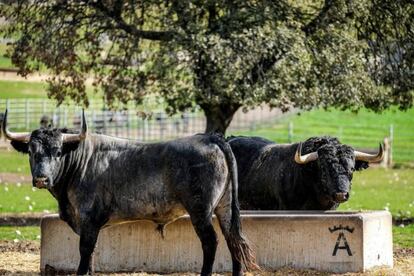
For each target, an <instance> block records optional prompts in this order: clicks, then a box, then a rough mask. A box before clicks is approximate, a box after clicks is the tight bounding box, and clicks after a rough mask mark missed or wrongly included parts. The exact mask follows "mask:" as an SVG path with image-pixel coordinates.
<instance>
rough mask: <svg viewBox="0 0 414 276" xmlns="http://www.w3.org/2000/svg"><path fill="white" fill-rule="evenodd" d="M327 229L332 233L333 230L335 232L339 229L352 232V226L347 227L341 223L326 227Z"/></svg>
mask: <svg viewBox="0 0 414 276" xmlns="http://www.w3.org/2000/svg"><path fill="white" fill-rule="evenodd" d="M328 229H329V232H331V233H333V232H336V231H339V230H345V231H348V232H349V233H352V232H354V229H355V228H354V227H349V226H345V227H344V226H342V224H339V225H338V226H334V227H329V228H328Z"/></svg>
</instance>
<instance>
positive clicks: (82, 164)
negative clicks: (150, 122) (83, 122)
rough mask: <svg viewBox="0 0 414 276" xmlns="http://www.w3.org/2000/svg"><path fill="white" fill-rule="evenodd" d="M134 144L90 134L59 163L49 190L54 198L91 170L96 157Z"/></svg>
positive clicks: (128, 141) (125, 140) (124, 140)
mask: <svg viewBox="0 0 414 276" xmlns="http://www.w3.org/2000/svg"><path fill="white" fill-rule="evenodd" d="M135 143H136V142H134V141H130V140H127V139H120V138H116V137H111V136H106V135H99V134H90V135H88V137H87V138H86V139H85V140H84V141H81V142H79V144H78V146H77V147H76V148H75V149H73V150H71V151H70V152H69V153H68V154H66V155H65V158H64V159H63V160H62V161H61V163H60V168H59V173H58V175H57V176H56V178H55V179H54V183H55V185H54V188H53V189H51V192H52V194H53V195H54V196H55V197H59V195H60V194H61V193H62V191H66V190H67V188H68V186H69V185H76V184H77V183H79V181H81V179H83V178H84V176H85V174H86V173H87V172H88V171H89V170H90V169H91V168H90V166H91V165H93V164H94V163H95V162H94V161H96V160H94V159H96V158H97V157H96V156H97V155H98V153H99V152H101V151H105V150H107V149H108V148H125V147H127V146H128V145H130V144H135Z"/></svg>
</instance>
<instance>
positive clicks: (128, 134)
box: [126, 109, 132, 139]
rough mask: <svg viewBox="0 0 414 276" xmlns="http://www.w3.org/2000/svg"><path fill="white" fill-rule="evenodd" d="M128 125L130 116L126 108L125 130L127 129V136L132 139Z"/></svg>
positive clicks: (129, 124)
mask: <svg viewBox="0 0 414 276" xmlns="http://www.w3.org/2000/svg"><path fill="white" fill-rule="evenodd" d="M130 126H131V122H130V117H129V109H127V110H126V131H127V137H128V138H129V139H132V137H131V133H130Z"/></svg>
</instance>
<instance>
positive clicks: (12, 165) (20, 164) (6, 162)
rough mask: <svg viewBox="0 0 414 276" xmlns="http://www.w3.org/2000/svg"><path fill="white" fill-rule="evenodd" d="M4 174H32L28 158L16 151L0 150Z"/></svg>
mask: <svg viewBox="0 0 414 276" xmlns="http://www.w3.org/2000/svg"><path fill="white" fill-rule="evenodd" d="M2 172H8V173H19V174H24V175H28V174H30V165H29V158H28V156H27V155H24V154H21V153H18V152H16V151H14V150H5V149H0V173H2Z"/></svg>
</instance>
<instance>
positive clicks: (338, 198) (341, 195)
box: [335, 193, 349, 202]
mask: <svg viewBox="0 0 414 276" xmlns="http://www.w3.org/2000/svg"><path fill="white" fill-rule="evenodd" d="M348 198H349V193H336V194H335V199H336V201H338V202H344V201H347V200H348Z"/></svg>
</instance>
